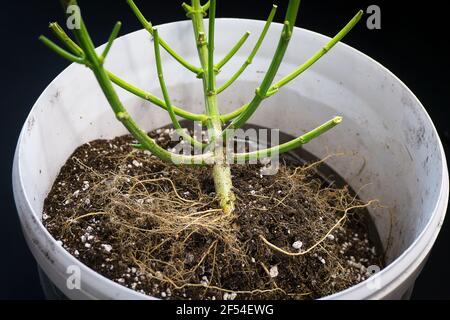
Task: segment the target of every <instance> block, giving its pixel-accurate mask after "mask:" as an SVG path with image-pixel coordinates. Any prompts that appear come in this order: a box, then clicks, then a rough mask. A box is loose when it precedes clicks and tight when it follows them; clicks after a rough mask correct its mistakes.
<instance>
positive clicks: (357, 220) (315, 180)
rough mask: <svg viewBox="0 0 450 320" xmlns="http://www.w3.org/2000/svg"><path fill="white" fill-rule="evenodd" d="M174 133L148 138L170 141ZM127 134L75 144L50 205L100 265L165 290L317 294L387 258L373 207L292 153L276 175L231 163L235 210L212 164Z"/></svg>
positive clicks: (58, 228)
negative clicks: (176, 159) (140, 143)
mask: <svg viewBox="0 0 450 320" xmlns="http://www.w3.org/2000/svg"><path fill="white" fill-rule="evenodd" d="M170 133H171V131H170V130H169V129H159V130H156V131H154V132H152V133H151V134H150V135H151V136H152V137H154V138H155V139H156V140H157V141H158V143H159V144H160V145H161V146H163V147H166V148H170V147H173V143H172V142H171V141H170V137H169V135H170ZM131 143H134V141H133V139H132V138H131V137H130V136H123V137H118V138H115V139H112V140H96V141H92V142H90V143H87V144H85V145H82V146H80V147H79V148H78V149H76V150H75V152H74V153H73V154H72V156H71V157H70V158H69V159H68V161H67V162H66V164H65V165H64V166H63V167H62V169H61V171H60V173H59V175H58V177H57V179H56V181H55V183H54V185H53V187H52V189H51V191H50V193H49V195H48V197H47V199H46V200H45V204H44V210H43V222H44V224H45V226H46V227H47V229H48V230H49V231H50V233H51V234H52V235H53V236H54V237H55V239H56V240H58V241H60V243H61V245H62V246H64V248H65V249H66V250H67V251H69V252H70V253H71V254H72V255H74V256H75V257H76V258H77V259H79V260H80V261H82V262H83V263H85V264H86V265H87V266H89V267H90V268H92V269H93V270H95V271H96V272H98V273H100V274H102V275H104V276H106V277H108V278H110V279H112V280H113V281H115V282H117V283H119V284H121V285H123V286H126V287H129V288H131V289H134V290H136V291H138V292H141V293H144V294H147V295H151V296H155V297H158V298H163V299H213V300H215V299H228V300H231V299H314V298H319V297H323V296H326V295H330V294H333V293H336V292H338V291H341V290H343V289H346V288H348V287H350V286H352V285H355V284H357V283H359V282H361V281H363V280H365V279H366V278H367V277H369V276H370V275H371V274H370V271H371V269H372V268H370V266H377V267H383V258H382V253H381V250H379V247H378V246H377V238H376V236H375V237H372V236H371V237H369V235H368V230H369V228H371V227H373V226H372V225H371V221H370V219H368V211H367V205H368V204H364V203H362V202H361V201H360V200H359V199H358V198H357V197H356V196H355V195H354V194H353V193H352V191H351V190H349V188H348V187H346V186H343V187H342V186H338V184H334V183H333V182H330V181H329V180H325V179H323V178H322V177H321V176H320V175H318V170H319V171H320V163H315V164H306V165H305V164H301V163H299V162H297V161H295V160H293V159H291V158H285V159H284V160H283V161H282V162H281V165H280V169H279V171H278V173H277V174H276V175H272V176H264V175H262V174H261V168H262V165H250V164H247V165H234V166H232V175H233V183H234V188H235V190H234V191H235V194H236V197H237V202H236V210H235V212H234V214H232V215H228V216H227V215H224V214H223V213H222V212H221V211H220V210H219V209H218V205H217V201H216V199H215V194H214V184H213V180H212V177H211V174H210V170H209V168H208V167H188V166H186V167H176V166H174V165H169V164H166V163H163V162H161V161H160V160H159V159H157V158H156V157H154V156H152V155H151V154H150V153H149V152H147V151H141V150H137V149H134V148H133V147H131V146H130V144H131Z"/></svg>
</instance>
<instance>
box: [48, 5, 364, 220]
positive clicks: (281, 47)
mask: <svg viewBox="0 0 450 320" xmlns="http://www.w3.org/2000/svg"><path fill="white" fill-rule="evenodd" d="M127 2H128V4H129V5H130V7H131V9H132V10H133V12H134V13H135V15H136V16H137V18H138V19H139V21H140V22H141V24H142V25H143V26H144V28H145V29H146V30H147V31H148V32H149V33H150V34H151V35H152V36H153V38H154V51H155V60H156V67H157V71H158V79H159V82H160V87H161V90H162V93H163V97H164V101H163V100H161V99H159V98H157V97H156V96H154V95H152V94H150V93H148V92H146V91H144V90H142V89H140V88H137V87H136V86H133V85H132V84H130V83H128V82H126V81H125V80H123V79H121V78H119V77H118V76H116V75H114V74H113V73H111V72H110V71H108V70H106V69H105V68H104V60H105V59H106V58H107V56H108V53H109V51H110V50H111V47H112V45H113V43H114V40H115V39H116V38H117V36H118V34H119V30H120V26H121V24H120V22H118V23H117V24H116V26H115V27H114V29H113V30H112V32H111V35H110V37H109V39H108V42H107V44H106V46H105V49H104V50H103V52H102V54H100V55H97V53H96V51H95V46H94V44H93V42H92V40H91V38H90V36H89V33H88V31H87V28H86V25H85V24H84V21H83V20H82V19H81V17H80V19H81V28H80V29H75V30H74V35H75V38H76V40H77V41H76V42H75V41H72V40H71V39H70V37H69V36H68V35H67V34H66V33H65V32H64V30H63V29H62V28H61V27H60V26H59V25H58V24H57V23H51V24H50V28H51V29H52V31H53V32H54V33H55V35H56V36H57V37H58V38H59V39H60V40H61V41H62V42H63V43H64V44H65V46H66V48H67V50H66V49H63V48H61V47H59V46H58V45H56V44H55V43H54V42H52V41H51V40H49V39H48V38H46V37H44V36H41V37H40V40H41V41H42V42H43V43H44V44H45V45H47V46H48V47H49V48H50V49H52V50H53V51H55V52H56V53H57V54H59V55H61V56H62V57H64V58H65V59H67V60H69V61H72V62H75V63H79V64H84V65H86V66H87V67H89V68H90V69H91V70H92V71H93V73H94V75H95V76H96V78H97V81H98V83H99V85H100V87H101V89H102V91H103V93H104V94H105V97H106V98H107V100H108V102H109V104H110V106H111V108H112V110H113V111H114V113H115V115H116V117H117V119H118V120H119V121H121V122H122V123H123V125H124V126H125V127H126V128H127V129H128V131H129V132H130V133H131V134H132V135H133V136H134V138H135V139H136V140H137V141H138V142H139V143H138V144H137V145H135V147H137V148H142V149H146V150H149V151H150V152H152V153H153V154H154V155H155V156H157V157H158V158H160V159H162V160H164V161H169V162H172V163H175V164H212V175H213V179H214V184H215V189H216V194H217V197H218V199H219V200H220V205H221V207H222V209H223V211H224V212H225V213H226V214H229V213H231V212H233V210H234V202H235V196H234V194H233V191H232V188H233V186H232V181H231V171H230V165H229V163H228V160H229V159H226V152H225V149H224V144H223V138H224V137H227V135H229V134H230V133H231V134H233V133H234V130H235V129H237V128H239V127H241V126H242V125H243V124H245V123H246V122H247V121H248V120H249V119H250V117H251V116H252V115H253V113H254V112H255V111H256V109H257V108H258V107H259V105H260V104H261V102H262V101H263V100H264V99H266V98H267V97H269V96H271V95H273V94H275V93H277V92H278V90H279V89H280V88H281V87H282V86H284V85H286V84H288V83H289V82H290V81H292V80H294V79H295V78H296V77H298V76H299V75H300V74H302V73H303V72H304V71H305V70H307V69H308V68H309V67H311V66H312V65H313V64H314V63H315V62H316V61H318V60H319V59H320V58H321V57H322V56H323V55H325V54H326V53H327V52H329V51H330V50H331V48H333V46H334V45H336V44H337V43H338V42H339V41H340V40H342V38H343V37H344V36H345V35H346V34H347V33H348V32H349V31H350V30H351V29H352V28H353V27H354V26H355V25H356V23H357V22H358V21H359V20H360V19H361V16H362V14H363V13H362V11H360V12H358V14H357V15H356V16H355V17H354V18H353V19H352V20H351V21H350V22H349V23H348V24H347V25H346V26H345V27H344V28H343V29H342V30H341V31H340V32H339V33H338V34H337V35H336V36H335V37H334V38H333V39H332V40H331V41H330V42H328V43H327V44H326V45H325V46H324V47H323V48H322V49H320V50H319V51H318V52H316V54H314V55H313V56H312V57H311V58H310V59H308V60H307V61H306V62H305V63H303V64H302V65H301V66H299V67H298V68H297V69H296V70H294V71H293V72H292V73H290V74H289V75H287V76H285V77H283V78H282V79H281V80H279V81H278V82H276V83H275V84H273V81H274V79H275V76H276V74H277V72H278V69H279V67H280V64H281V62H282V59H283V57H284V55H285V53H286V50H287V47H288V44H289V41H290V39H291V36H292V32H293V30H294V26H295V22H296V17H297V13H298V9H299V6H300V0H289V5H288V8H287V12H286V17H285V21H284V27H283V31H282V33H281V37H280V40H279V43H278V46H277V49H276V51H275V54H274V57H273V60H272V62H271V64H270V66H269V68H268V70H267V72H266V74H265V76H264V79H263V81H262V83H261V85H260V87H259V88H257V89H256V92H255V96H254V98H253V99H252V100H251V101H250V102H249V103H248V104H246V105H244V106H242V107H241V108H239V109H237V110H235V111H232V112H230V113H228V114H224V115H221V114H220V111H219V107H218V100H217V95H218V94H219V93H220V92H222V91H223V90H225V89H226V88H228V87H229V86H230V85H231V84H232V83H233V82H234V81H235V80H236V79H237V78H238V77H239V76H240V75H241V74H242V73H243V72H244V70H245V69H246V68H247V67H248V65H250V64H251V63H252V60H253V58H254V57H255V55H256V53H257V51H258V50H259V48H260V47H261V44H262V42H263V40H264V38H265V36H266V34H267V32H268V29H269V27H270V24H271V22H272V21H273V18H274V16H275V12H276V6H273V8H272V10H271V12H270V15H269V17H268V19H267V22H266V24H265V26H264V28H263V30H262V32H261V35H260V37H259V38H258V40H257V42H256V44H255V46H254V48H253V50H252V51H251V53H250V55H249V57H248V59H247V60H246V61H245V62H244V64H243V65H242V66H241V67H240V68H239V70H237V71H236V72H235V73H234V75H233V76H232V77H231V78H230V79H229V80H228V81H226V82H225V83H224V84H223V85H222V86H221V87H219V88H217V87H216V74H217V73H218V72H219V71H220V69H221V68H222V67H223V66H224V65H225V64H226V63H227V62H228V61H229V60H230V59H231V58H232V57H233V56H234V55H235V54H236V53H237V51H238V50H239V49H240V48H241V47H242V45H243V44H244V42H245V41H246V40H247V38H248V36H249V33H246V34H244V36H243V37H242V38H241V39H240V40H239V41H238V42H237V43H236V44H235V45H234V46H233V48H231V50H230V52H229V53H228V54H226V55H225V57H223V58H222V60H220V61H219V62H218V63H217V64H214V44H215V18H216V0H211V1H208V2H207V3H206V4H204V5H203V6H202V5H201V3H200V0H191V5H187V4H183V5H182V6H183V8H184V9H185V10H186V12H187V15H188V17H190V18H191V20H192V24H193V28H194V34H195V39H196V41H197V49H198V55H199V60H200V63H201V67H195V66H193V65H192V64H190V63H189V62H187V61H186V60H185V59H184V58H183V57H181V56H180V55H179V54H178V53H176V52H175V51H174V50H173V49H172V48H171V47H170V46H169V45H168V44H167V43H166V42H165V41H164V40H162V39H161V38H160V36H159V33H158V30H157V29H155V28H153V26H152V25H151V23H150V22H148V21H147V20H146V19H145V17H144V16H143V14H142V13H141V12H140V11H139V9H138V8H137V7H136V5H135V4H134V2H133V0H127ZM64 3H65V5H66V6H69V5H76V0H64ZM207 12H208V13H209V26H208V34H207V35H206V33H205V26H204V21H203V18H204V17H205V16H206V15H207ZM160 47H163V48H164V49H165V50H166V51H167V52H168V53H169V54H170V55H172V57H174V58H175V59H176V60H177V61H178V62H179V63H181V64H182V65H183V66H184V67H186V68H187V69H188V70H190V71H192V72H194V73H196V75H197V77H199V78H201V79H202V83H203V91H204V99H205V110H206V114H194V113H190V112H188V111H185V110H183V109H180V108H177V107H175V106H173V105H172V102H171V100H170V97H169V93H168V89H167V85H166V83H165V79H164V74H163V66H162V61H161V52H160ZM113 83H115V84H116V85H118V86H120V87H121V88H123V89H125V90H127V91H129V92H131V93H133V94H135V95H137V96H139V97H141V98H143V99H146V100H148V101H150V102H152V103H154V104H155V105H157V106H159V107H161V108H164V109H166V110H167V111H168V113H169V116H170V119H171V120H172V123H173V125H174V127H175V129H176V130H177V132H178V134H179V135H180V136H181V137H183V138H184V139H185V140H186V141H188V142H189V143H191V144H192V145H194V146H196V147H202V148H203V147H205V146H204V145H203V144H202V143H201V142H199V141H197V140H195V139H194V138H193V137H192V136H190V135H189V134H188V133H186V132H185V131H184V129H183V128H182V127H181V125H180V123H179V121H178V120H177V116H181V117H184V118H186V119H190V120H194V121H202V123H204V124H206V126H207V128H208V132H209V134H210V141H211V143H210V144H209V145H208V147H212V151H210V150H209V148H206V150H204V151H205V152H204V153H203V154H202V155H198V156H197V155H196V156H191V155H179V154H175V153H172V152H169V151H167V150H165V149H163V148H161V147H160V146H158V145H157V144H156V142H155V141H154V140H153V139H152V138H151V137H149V136H148V135H147V133H145V131H144V130H142V129H141V128H140V127H139V126H138V125H137V123H136V122H135V121H134V119H133V118H132V117H131V116H130V114H129V113H128V112H127V110H126V109H125V107H124V106H123V104H122V102H121V101H120V99H119V97H118V95H117V93H116V91H115V89H114V87H113ZM228 121H231V124H230V125H229V126H228V128H227V129H225V130H224V129H223V124H224V123H225V122H228ZM341 121H342V118H341V117H335V118H333V119H331V120H330V121H328V122H326V123H324V124H323V125H321V126H319V127H317V128H316V129H314V130H312V131H310V132H308V133H305V134H303V135H302V136H300V137H298V138H296V139H293V140H291V141H289V142H287V143H283V144H281V145H278V146H274V147H271V148H268V149H265V150H259V151H256V152H249V153H238V154H232V155H231V157H232V160H234V161H237V162H241V161H248V160H260V159H262V158H268V157H273V156H274V155H277V154H281V153H284V152H288V151H290V150H293V149H295V148H298V147H299V146H300V145H302V144H305V143H307V142H309V141H311V140H312V139H314V138H316V137H318V136H319V135H321V134H324V133H325V132H327V131H328V130H330V129H332V128H333V127H335V126H336V125H338V124H339V123H341Z"/></svg>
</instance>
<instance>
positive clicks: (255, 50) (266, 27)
mask: <svg viewBox="0 0 450 320" xmlns="http://www.w3.org/2000/svg"><path fill="white" fill-rule="evenodd" d="M276 12H277V6H276V5H273V6H272V10H271V11H270V14H269V17H268V18H267V21H266V24H265V25H264V28H263V30H262V32H261V35H260V36H259V38H258V41H256V44H255V46H254V47H253V49H252V51H251V52H250V55H249V56H248V58H247V60H245V62H244V64H243V65H242V66H241V67H240V68H239V70H238V71H236V72H235V73H234V74H233V75H232V76H231V78H230V79H228V80H227V81H226V82H225V83H224V84H223V85H222V86H220V87H219V88H218V89H217V90H216V93H217V94H219V93H221V92H222V91H224V90H225V89H227V88H228V87H229V86H231V85H232V84H233V83H234V82H235V81H236V80H237V79H238V78H239V76H240V75H241V74H242V73H243V72H244V71H245V69H247V67H248V66H249V65H251V64H252V62H253V58H254V57H255V56H256V54H257V53H258V50H259V48H260V47H261V44H262V43H263V41H264V38H265V37H266V34H267V32H268V31H269V27H270V25H271V24H272V21H273V18H274V17H275V13H276Z"/></svg>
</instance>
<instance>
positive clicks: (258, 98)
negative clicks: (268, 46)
mask: <svg viewBox="0 0 450 320" xmlns="http://www.w3.org/2000/svg"><path fill="white" fill-rule="evenodd" d="M299 7H300V0H289V5H288V9H287V12H286V18H285V22H284V27H283V31H282V33H281V37H280V40H279V43H278V47H277V49H276V51H275V54H274V57H273V60H272V62H271V64H270V67H269V69H268V71H267V73H266V75H265V77H264V79H263V81H262V83H261V85H260V87H259V88H257V89H256V92H255V96H254V98H253V99H252V101H251V102H250V103H249V105H248V107H247V108H246V109H245V110H244V111H243V112H242V113H241V114H240V115H239V116H238V117H237V118H235V119H234V120H233V121H232V122H231V124H230V126H229V127H228V129H237V128H240V127H241V126H242V125H243V124H245V123H246V122H247V120H248V119H250V117H251V116H252V115H253V113H254V112H255V111H256V109H257V108H258V107H259V106H260V105H261V102H262V101H263V100H264V99H265V98H266V95H267V92H268V91H269V89H270V86H271V85H272V82H273V80H274V78H275V76H276V74H277V72H278V69H279V67H280V65H281V62H282V60H283V57H284V55H285V53H286V50H287V47H288V45H289V41H290V39H291V36H292V32H293V29H294V26H295V22H296V19H297V13H298V9H299Z"/></svg>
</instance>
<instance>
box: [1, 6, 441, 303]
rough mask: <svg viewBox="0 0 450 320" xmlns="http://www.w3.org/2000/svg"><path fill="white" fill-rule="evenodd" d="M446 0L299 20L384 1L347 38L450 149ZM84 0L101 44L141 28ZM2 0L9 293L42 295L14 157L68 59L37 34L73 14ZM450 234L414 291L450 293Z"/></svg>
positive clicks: (116, 9) (164, 13) (162, 13)
mask: <svg viewBox="0 0 450 320" xmlns="http://www.w3.org/2000/svg"><path fill="white" fill-rule="evenodd" d="M136 2H137V4H138V5H139V6H140V7H141V9H142V10H143V12H144V13H145V14H146V16H147V17H148V18H149V19H151V20H152V22H153V23H154V24H155V25H157V24H161V23H165V22H171V21H176V20H183V19H185V16H184V13H183V11H182V10H181V9H180V7H179V5H180V3H181V1H167V0H166V1H149V0H136ZM287 2H288V1H287V0H278V1H277V4H278V5H279V8H280V10H279V12H278V13H277V18H278V19H276V21H278V22H280V19H281V18H280V17H282V16H283V12H282V11H283V9H285V8H286V6H287ZM444 3H445V2H443V1H427V2H422V3H421V4H420V5H419V4H416V3H414V2H411V1H379V0H373V1H356V0H355V1H353V0H346V1H325V0H303V1H302V5H301V10H300V16H299V19H298V23H297V25H298V26H300V27H303V28H306V29H310V30H314V31H317V32H319V33H322V34H325V35H328V36H332V35H334V34H335V33H336V31H338V30H339V29H340V28H341V27H342V26H343V25H344V24H345V23H346V21H347V20H348V19H350V18H351V17H352V16H353V15H354V14H355V13H356V11H357V10H358V9H363V10H365V9H366V8H367V7H368V6H369V5H371V4H376V5H379V6H380V8H381V13H382V29H381V30H368V29H367V28H366V26H365V21H362V22H361V23H360V24H359V26H357V27H356V28H355V29H354V30H353V31H352V32H351V34H350V35H349V36H348V37H347V38H345V40H344V42H345V43H347V44H349V45H351V46H353V47H355V48H356V49H358V50H360V51H362V52H364V53H366V54H367V55H369V56H370V57H372V58H374V59H375V60H377V61H379V62H381V63H382V64H383V65H384V66H386V67H387V68H388V69H390V70H391V71H392V72H394V74H396V75H397V76H398V77H399V78H400V79H402V80H403V81H404V82H405V83H406V85H407V86H408V87H409V88H411V89H412V91H413V92H414V93H415V94H416V95H417V96H418V98H419V99H420V100H421V102H422V103H423V105H424V106H425V108H426V109H427V111H428V112H429V114H430V115H431V118H432V119H433V121H434V123H435V125H436V127H437V129H438V132H439V134H440V136H441V139H442V141H443V144H444V147H445V148H446V151H448V147H449V130H450V124H449V119H450V112H449V110H450V109H449V107H450V96H449V93H450V92H449V91H450V81H449V75H450V72H449V71H450V68H449V67H450V62H449V59H448V56H449V52H448V49H449V43H450V40H449V39H450V38H449V36H448V31H449V28H448V13H447V11H446V10H445V9H444V8H445V7H444ZM80 5H81V7H82V10H83V15H84V17H85V20H86V22H87V24H88V27H89V28H90V32H91V34H92V36H93V39H94V41H95V43H96V44H98V45H99V44H101V43H104V42H105V41H106V39H107V37H108V35H109V32H110V31H111V28H112V26H113V25H114V23H115V21H116V20H121V21H122V22H124V25H123V28H122V32H121V34H125V33H128V32H131V31H134V30H137V29H139V28H140V25H139V24H138V22H137V21H136V19H135V18H134V16H133V15H132V14H131V12H130V10H129V9H128V6H127V5H126V3H125V0H90V1H87V0H84V1H83V0H80ZM270 5H271V2H269V1H261V0H258V1H256V0H254V1H244V0H241V1H235V0H219V1H218V16H219V17H241V18H252V19H260V20H263V19H265V18H266V16H267V13H268V11H269V10H270ZM0 10H1V13H0V14H1V19H0V24H1V28H0V33H1V38H0V41H1V42H0V48H1V49H0V56H1V66H0V81H1V86H0V88H1V95H0V99H1V105H0V106H1V111H0V112H1V113H0V114H1V125H0V128H1V135H0V136H1V139H2V140H1V149H0V150H1V151H0V152H1V157H0V159H1V176H0V177H1V188H2V189H1V193H0V195H1V197H2V199H1V205H2V208H1V211H0V212H1V220H0V275H1V278H2V279H1V281H0V299H40V298H43V295H42V292H41V289H40V286H39V282H38V277H37V272H36V264H35V262H34V260H33V258H32V256H31V254H30V252H29V251H28V249H27V247H26V245H25V243H24V240H23V237H22V234H21V231H20V226H19V222H18V219H17V214H16V211H15V206H14V202H13V195H12V191H11V166H12V159H13V152H14V148H15V145H16V142H17V138H18V135H19V132H20V129H21V127H22V124H23V123H24V121H25V118H26V116H27V114H28V112H29V110H30V108H31V107H32V106H33V103H34V101H35V100H36V99H37V98H38V96H39V94H40V93H41V92H42V91H43V90H44V89H45V87H46V86H47V85H48V84H49V83H50V81H51V80H52V79H53V78H54V77H55V76H56V75H57V74H58V73H60V72H61V71H62V70H63V69H64V68H65V67H66V66H67V65H68V63H67V62H65V61H63V60H62V59H60V58H59V57H56V56H55V55H54V54H53V53H51V52H49V51H48V49H47V48H45V47H43V46H42V45H41V44H40V43H39V42H38V41H37V37H38V36H39V35H40V34H41V33H46V34H49V32H48V30H47V25H48V22H50V21H53V20H59V21H60V22H61V21H63V15H62V11H61V8H60V6H59V1H58V0H45V1H44V0H41V1H37V0H36V1H32V0H28V1H2V4H1V7H0ZM62 25H64V24H63V23H62ZM447 154H448V153H447ZM449 243H450V226H449V223H448V222H447V223H445V224H444V226H443V229H442V231H441V234H440V236H439V238H438V240H437V242H436V244H435V246H434V248H433V251H432V254H431V257H430V259H429V262H428V264H427V266H426V267H425V269H424V271H423V272H422V274H421V276H420V278H419V279H418V280H417V283H416V288H415V291H414V294H413V298H416V299H449V298H450V272H449V269H448V266H449V254H448V252H449Z"/></svg>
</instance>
